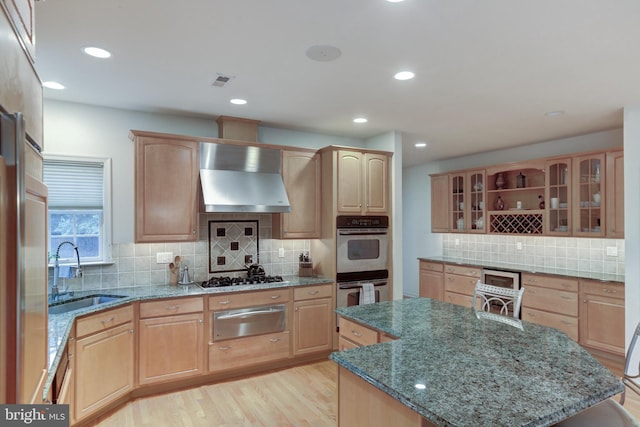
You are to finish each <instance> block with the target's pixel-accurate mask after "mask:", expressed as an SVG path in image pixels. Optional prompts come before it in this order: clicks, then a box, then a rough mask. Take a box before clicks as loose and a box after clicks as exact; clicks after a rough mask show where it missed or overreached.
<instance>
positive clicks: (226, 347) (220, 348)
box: [218, 345, 231, 351]
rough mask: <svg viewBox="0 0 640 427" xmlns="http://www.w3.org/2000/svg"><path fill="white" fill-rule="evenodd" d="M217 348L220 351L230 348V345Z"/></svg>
mask: <svg viewBox="0 0 640 427" xmlns="http://www.w3.org/2000/svg"><path fill="white" fill-rule="evenodd" d="M218 350H221V351H227V350H231V346H230V345H225V346H224V347H218Z"/></svg>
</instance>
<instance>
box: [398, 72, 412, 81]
mask: <svg viewBox="0 0 640 427" xmlns="http://www.w3.org/2000/svg"><path fill="white" fill-rule="evenodd" d="M415 76H416V75H415V74H414V73H412V72H411V71H400V72H399V73H396V75H395V76H393V77H394V78H395V79H396V80H411V79H412V78H414V77H415Z"/></svg>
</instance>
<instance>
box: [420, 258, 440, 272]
mask: <svg viewBox="0 0 640 427" xmlns="http://www.w3.org/2000/svg"><path fill="white" fill-rule="evenodd" d="M420 270H429V271H437V272H443V271H444V264H441V263H439V262H429V261H420Z"/></svg>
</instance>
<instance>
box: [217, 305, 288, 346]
mask: <svg viewBox="0 0 640 427" xmlns="http://www.w3.org/2000/svg"><path fill="white" fill-rule="evenodd" d="M286 323H287V309H286V305H285V304H277V305H265V306H259V307H250V308H238V309H234V310H225V311H216V312H214V313H213V341H219V340H226V339H231V338H240V337H246V336H250V335H260V334H269V333H275V332H282V331H284V330H285V327H286Z"/></svg>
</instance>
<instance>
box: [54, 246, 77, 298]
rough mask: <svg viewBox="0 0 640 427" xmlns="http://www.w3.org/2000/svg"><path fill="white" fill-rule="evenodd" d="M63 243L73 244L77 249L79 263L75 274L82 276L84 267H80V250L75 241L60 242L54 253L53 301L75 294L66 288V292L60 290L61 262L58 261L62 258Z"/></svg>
mask: <svg viewBox="0 0 640 427" xmlns="http://www.w3.org/2000/svg"><path fill="white" fill-rule="evenodd" d="M62 245H71V246H72V247H73V249H74V250H75V251H76V260H77V262H78V263H77V265H76V271H75V273H74V276H75V277H82V268H81V267H80V252H78V247H77V246H76V245H75V244H74V243H73V242H70V241H68V240H67V241H64V242H62V243H60V244H59V245H58V249H56V254H55V255H54V261H53V285H52V286H51V298H52V299H53V301H57V300H58V298H60V297H61V296H63V295H66V294H69V295H73V292H66V289H65V292H59V291H58V275H59V274H60V264H59V262H58V259H59V258H60V248H61V247H62Z"/></svg>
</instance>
